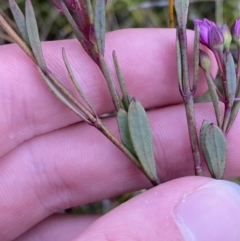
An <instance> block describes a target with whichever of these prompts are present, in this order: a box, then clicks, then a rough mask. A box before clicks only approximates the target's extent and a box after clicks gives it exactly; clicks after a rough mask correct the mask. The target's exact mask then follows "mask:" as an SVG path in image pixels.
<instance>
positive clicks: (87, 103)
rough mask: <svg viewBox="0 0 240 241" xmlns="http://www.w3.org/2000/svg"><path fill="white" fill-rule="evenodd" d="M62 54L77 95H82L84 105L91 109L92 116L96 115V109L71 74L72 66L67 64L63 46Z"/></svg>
mask: <svg viewBox="0 0 240 241" xmlns="http://www.w3.org/2000/svg"><path fill="white" fill-rule="evenodd" d="M62 55H63V60H64V63H65V66H66V68H67V71H68V74H69V76H70V79H71V80H72V82H73V85H74V86H75V88H76V90H77V91H78V93H79V95H80V96H81V97H82V99H83V100H84V101H85V103H86V105H87V106H88V107H89V108H90V109H91V111H92V114H93V115H94V116H97V114H96V111H95V109H94V108H93V106H92V105H91V103H90V102H89V101H88V99H87V97H86V96H85V94H84V92H83V91H82V89H81V87H80V85H79V84H78V82H77V80H76V78H75V76H74V74H73V71H72V68H71V66H70V64H69V61H68V59H67V55H66V51H65V49H64V48H63V49H62Z"/></svg>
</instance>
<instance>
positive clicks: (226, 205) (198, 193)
mask: <svg viewBox="0 0 240 241" xmlns="http://www.w3.org/2000/svg"><path fill="white" fill-rule="evenodd" d="M174 219H175V221H176V224H177V226H178V228H179V230H180V233H181V234H182V237H183V240H185V241H208V240H212V241H216V240H217V241H225V240H227V241H239V240H240V186H239V185H237V184H235V183H232V182H228V181H220V180H214V181H211V182H210V183H208V184H206V185H204V186H202V187H200V188H198V189H196V190H194V191H193V192H191V193H189V194H186V195H185V196H184V197H183V198H182V199H181V200H180V201H179V202H178V203H177V205H176V206H175V208H174Z"/></svg>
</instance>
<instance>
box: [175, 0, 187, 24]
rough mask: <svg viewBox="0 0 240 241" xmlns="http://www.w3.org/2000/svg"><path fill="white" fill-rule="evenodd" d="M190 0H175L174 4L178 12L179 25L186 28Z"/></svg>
mask: <svg viewBox="0 0 240 241" xmlns="http://www.w3.org/2000/svg"><path fill="white" fill-rule="evenodd" d="M188 5H189V0H174V6H175V10H176V13H177V19H178V25H179V26H180V28H183V29H185V28H186V24H187V15H188Z"/></svg>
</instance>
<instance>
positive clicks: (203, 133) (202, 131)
mask: <svg viewBox="0 0 240 241" xmlns="http://www.w3.org/2000/svg"><path fill="white" fill-rule="evenodd" d="M210 124H211V123H210V122H209V121H207V120H204V121H203V123H202V126H201V129H200V144H201V148H202V152H203V154H204V158H205V160H206V163H207V167H208V169H209V172H210V173H211V174H212V173H213V168H212V165H211V162H207V160H209V159H210V157H209V155H208V151H207V148H206V142H205V136H206V130H207V127H208V126H209V125H210Z"/></svg>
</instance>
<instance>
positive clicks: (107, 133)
mask: <svg viewBox="0 0 240 241" xmlns="http://www.w3.org/2000/svg"><path fill="white" fill-rule="evenodd" d="M44 73H45V74H46V75H47V76H48V78H50V79H51V81H52V82H53V83H54V85H55V86H56V87H57V88H58V89H59V90H60V91H61V92H62V94H63V95H65V96H67V97H68V98H69V100H71V102H72V103H74V104H75V105H76V106H77V107H78V108H79V109H80V110H81V112H83V113H84V115H85V116H86V118H87V119H88V120H89V121H87V122H88V123H90V124H91V125H92V126H94V127H95V128H96V129H98V130H99V131H100V132H101V133H102V134H103V135H105V136H106V137H107V138H108V139H109V140H110V141H111V142H112V143H113V144H114V145H115V146H116V147H117V148H118V149H119V150H120V151H122V152H123V153H124V154H125V155H126V156H127V157H128V158H129V159H130V160H132V161H133V162H134V163H135V164H136V165H137V167H138V168H139V169H140V170H141V171H142V172H143V173H144V175H145V176H146V177H147V178H148V176H147V173H146V172H145V171H144V169H143V168H142V166H141V165H140V163H139V161H138V159H137V158H136V157H135V156H134V155H133V154H132V153H131V152H130V151H129V150H128V149H127V148H126V147H125V146H124V145H123V144H122V143H121V142H120V141H119V140H118V139H117V138H116V137H115V136H114V135H113V134H112V133H111V132H110V131H109V130H108V129H107V127H106V126H105V125H103V123H102V121H101V120H100V119H99V118H97V117H95V116H93V114H92V113H91V112H90V111H89V110H88V109H87V108H86V107H85V106H84V105H82V104H81V103H80V102H79V101H78V100H77V99H76V98H75V97H74V96H73V95H72V94H71V93H70V92H69V91H68V90H67V89H66V88H65V87H64V86H63V85H62V84H61V83H60V82H59V81H58V80H57V79H56V78H55V76H54V75H53V74H51V72H50V71H45V72H44ZM148 179H149V178H148ZM149 181H150V182H151V183H152V185H153V186H157V185H158V184H159V182H158V181H152V180H150V179H149Z"/></svg>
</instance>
